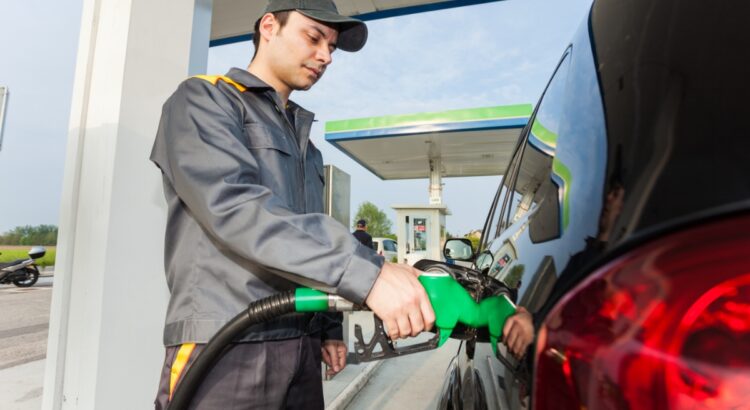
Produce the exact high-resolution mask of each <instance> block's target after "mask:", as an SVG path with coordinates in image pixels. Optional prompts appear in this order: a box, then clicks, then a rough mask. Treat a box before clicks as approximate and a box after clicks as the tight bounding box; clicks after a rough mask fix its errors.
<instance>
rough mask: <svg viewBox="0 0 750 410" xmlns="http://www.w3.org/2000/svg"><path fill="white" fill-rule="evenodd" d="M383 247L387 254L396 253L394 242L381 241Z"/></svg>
mask: <svg viewBox="0 0 750 410" xmlns="http://www.w3.org/2000/svg"><path fill="white" fill-rule="evenodd" d="M383 247H384V248H385V250H387V251H389V252H398V250H397V249H396V242H394V241H383Z"/></svg>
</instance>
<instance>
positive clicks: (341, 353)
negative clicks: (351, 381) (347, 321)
mask: <svg viewBox="0 0 750 410" xmlns="http://www.w3.org/2000/svg"><path fill="white" fill-rule="evenodd" d="M346 351H347V348H346V345H345V344H344V342H342V341H340V340H326V341H325V342H323V345H322V346H321V352H322V359H323V361H324V362H325V364H326V365H327V366H328V370H327V371H326V374H327V375H329V376H333V375H335V374H336V373H339V372H340V371H341V370H343V369H344V367H346Z"/></svg>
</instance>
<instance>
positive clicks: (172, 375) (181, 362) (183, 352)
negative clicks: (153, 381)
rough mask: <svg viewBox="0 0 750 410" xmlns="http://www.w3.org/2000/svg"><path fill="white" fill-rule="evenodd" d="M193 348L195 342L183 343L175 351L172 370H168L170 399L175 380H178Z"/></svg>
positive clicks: (170, 398) (175, 383)
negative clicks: (175, 355)
mask: <svg viewBox="0 0 750 410" xmlns="http://www.w3.org/2000/svg"><path fill="white" fill-rule="evenodd" d="M193 349H195V343H185V344H183V345H182V346H180V350H178V351H177V357H175V359H174V362H172V370H170V372H169V400H172V393H174V388H175V386H176V385H177V381H178V380H180V375H181V374H182V371H183V370H184V369H185V366H186V365H187V362H188V360H189V359H190V355H191V354H192V353H193Z"/></svg>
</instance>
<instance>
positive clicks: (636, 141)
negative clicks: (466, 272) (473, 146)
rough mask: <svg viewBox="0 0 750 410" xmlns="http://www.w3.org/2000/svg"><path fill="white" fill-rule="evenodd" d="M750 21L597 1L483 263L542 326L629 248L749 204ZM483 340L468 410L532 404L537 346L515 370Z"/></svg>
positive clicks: (541, 108)
mask: <svg viewBox="0 0 750 410" xmlns="http://www.w3.org/2000/svg"><path fill="white" fill-rule="evenodd" d="M748 17H750V5H749V4H747V3H740V2H726V3H721V2H720V3H711V4H710V5H709V4H707V3H705V2H700V1H692V0H662V1H659V2H653V1H650V0H634V1H629V2H616V1H596V2H595V3H594V4H593V6H592V9H591V12H590V14H589V15H588V16H587V18H586V19H585V21H584V22H583V24H582V25H581V26H580V28H579V30H578V31H577V32H576V34H575V36H574V37H573V39H572V41H571V43H570V46H569V47H568V48H567V49H566V50H564V52H563V55H562V58H561V60H560V62H559V64H558V66H557V68H556V69H555V71H554V74H553V75H552V77H551V80H550V82H549V83H548V85H547V87H546V88H545V91H544V94H543V95H542V97H541V98H540V102H539V103H538V104H537V105H536V107H535V110H534V114H533V115H532V118H531V119H530V121H529V124H530V125H529V126H527V127H526V128H525V129H524V131H523V132H522V134H521V136H520V138H519V145H518V146H517V148H516V152H515V154H514V156H513V160H512V161H511V163H510V165H509V167H508V169H507V170H506V172H505V174H504V177H503V181H502V182H501V186H500V188H499V189H498V191H497V194H496V197H495V199H494V201H493V204H492V207H491V209H490V212H489V215H488V217H487V221H486V222H485V228H484V230H483V237H482V241H481V242H482V244H481V249H482V252H480V254H479V257H478V258H477V260H476V268H477V269H478V270H481V271H485V272H486V273H487V274H489V275H491V276H492V277H494V278H496V279H498V280H500V281H502V282H503V283H505V284H506V285H507V286H508V287H510V288H514V289H516V294H517V295H518V300H516V302H517V303H518V304H519V305H521V306H524V307H526V308H527V309H528V310H529V311H531V312H533V313H534V318H535V324H536V325H537V326H538V325H539V324H540V322H541V321H542V320H543V319H544V317H545V315H546V313H547V312H549V310H550V309H551V308H552V307H553V306H555V304H556V303H557V302H558V301H559V300H560V299H561V298H562V297H563V296H565V295H566V293H567V292H568V291H570V289H572V288H573V287H574V286H576V285H577V284H578V283H580V282H581V281H582V280H583V279H585V278H586V277H587V275H588V274H589V273H591V272H592V271H593V270H594V269H596V268H597V267H599V266H602V265H603V264H604V263H606V262H608V261H610V260H612V259H613V258H615V257H617V256H618V255H620V254H622V253H623V252H627V251H628V249H632V248H633V247H637V246H639V245H640V244H642V243H644V241H646V240H649V239H650V238H654V237H659V236H662V235H666V234H667V233H669V232H672V231H675V230H679V229H683V228H685V227H690V226H694V225H699V224H701V223H704V222H705V221H708V220H710V219H712V218H715V217H719V216H722V215H727V214H729V213H737V212H739V213H742V212H748V211H750V182H749V181H750V178H748V177H747V175H750V157H749V156H748V153H750V138H748V137H747V125H746V124H745V123H746V121H747V120H746V119H747V118H750V104H747V102H746V101H745V100H746V98H747V95H750V81H747V77H748V71H747V70H748V67H750V55H749V54H748V53H745V52H739V50H748V49H750V36H748V35H747V34H746V33H745V32H744V29H743V27H744V22H745V21H747V18H748ZM470 345H471V343H465V344H464V348H462V349H461V351H460V352H459V353H458V354H457V363H458V365H459V367H460V368H461V369H462V370H461V371H460V375H461V378H462V379H463V380H460V381H456V383H461V389H460V391H461V392H462V393H463V395H464V396H463V400H462V404H463V408H481V406H482V403H484V404H486V405H487V406H489V407H490V408H503V409H504V408H509V409H518V408H525V407H527V406H529V404H530V403H529V399H528V393H529V392H530V389H531V387H530V385H529V384H528V380H526V381H524V378H522V377H518V375H519V374H523V372H522V371H521V370H524V369H526V370H529V371H531V370H532V369H533V364H532V363H531V359H530V356H531V355H530V354H527V356H526V359H525V360H524V361H523V362H521V363H518V362H516V361H515V359H513V358H512V357H510V356H509V355H505V354H504V352H505V349H504V348H503V347H502V346H501V348H500V349H499V351H500V354H503V355H504V357H505V359H506V360H507V361H508V362H510V363H511V367H514V370H513V371H511V370H510V369H508V367H507V366H503V365H502V364H501V363H500V362H499V361H498V359H497V358H495V357H494V354H493V352H492V349H491V348H490V346H489V345H488V344H486V343H476V346H474V347H472V348H467V346H470ZM519 371H520V373H519ZM466 375H469V376H466ZM474 375H476V377H474ZM472 380H474V381H481V384H482V386H483V391H484V392H485V398H484V399H482V400H479V399H477V398H476V397H475V395H473V394H468V393H467V392H469V391H471V392H476V391H478V389H479V388H478V387H476V386H469V385H467V383H468V384H472ZM475 384H476V383H475ZM446 391H451V389H450V388H447V389H446Z"/></svg>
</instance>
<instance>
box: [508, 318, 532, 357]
mask: <svg viewBox="0 0 750 410" xmlns="http://www.w3.org/2000/svg"><path fill="white" fill-rule="evenodd" d="M532 340H534V325H533V322H532V317H531V314H530V313H529V312H528V311H527V310H526V309H524V308H523V307H520V306H519V307H518V309H517V311H516V314H514V315H513V316H511V317H509V318H508V320H506V321H505V325H503V343H505V345H506V346H507V347H508V350H509V351H510V352H511V353H513V355H514V356H516V357H521V356H523V355H524V353H526V349H527V348H528V347H529V344H531V341H532Z"/></svg>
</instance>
